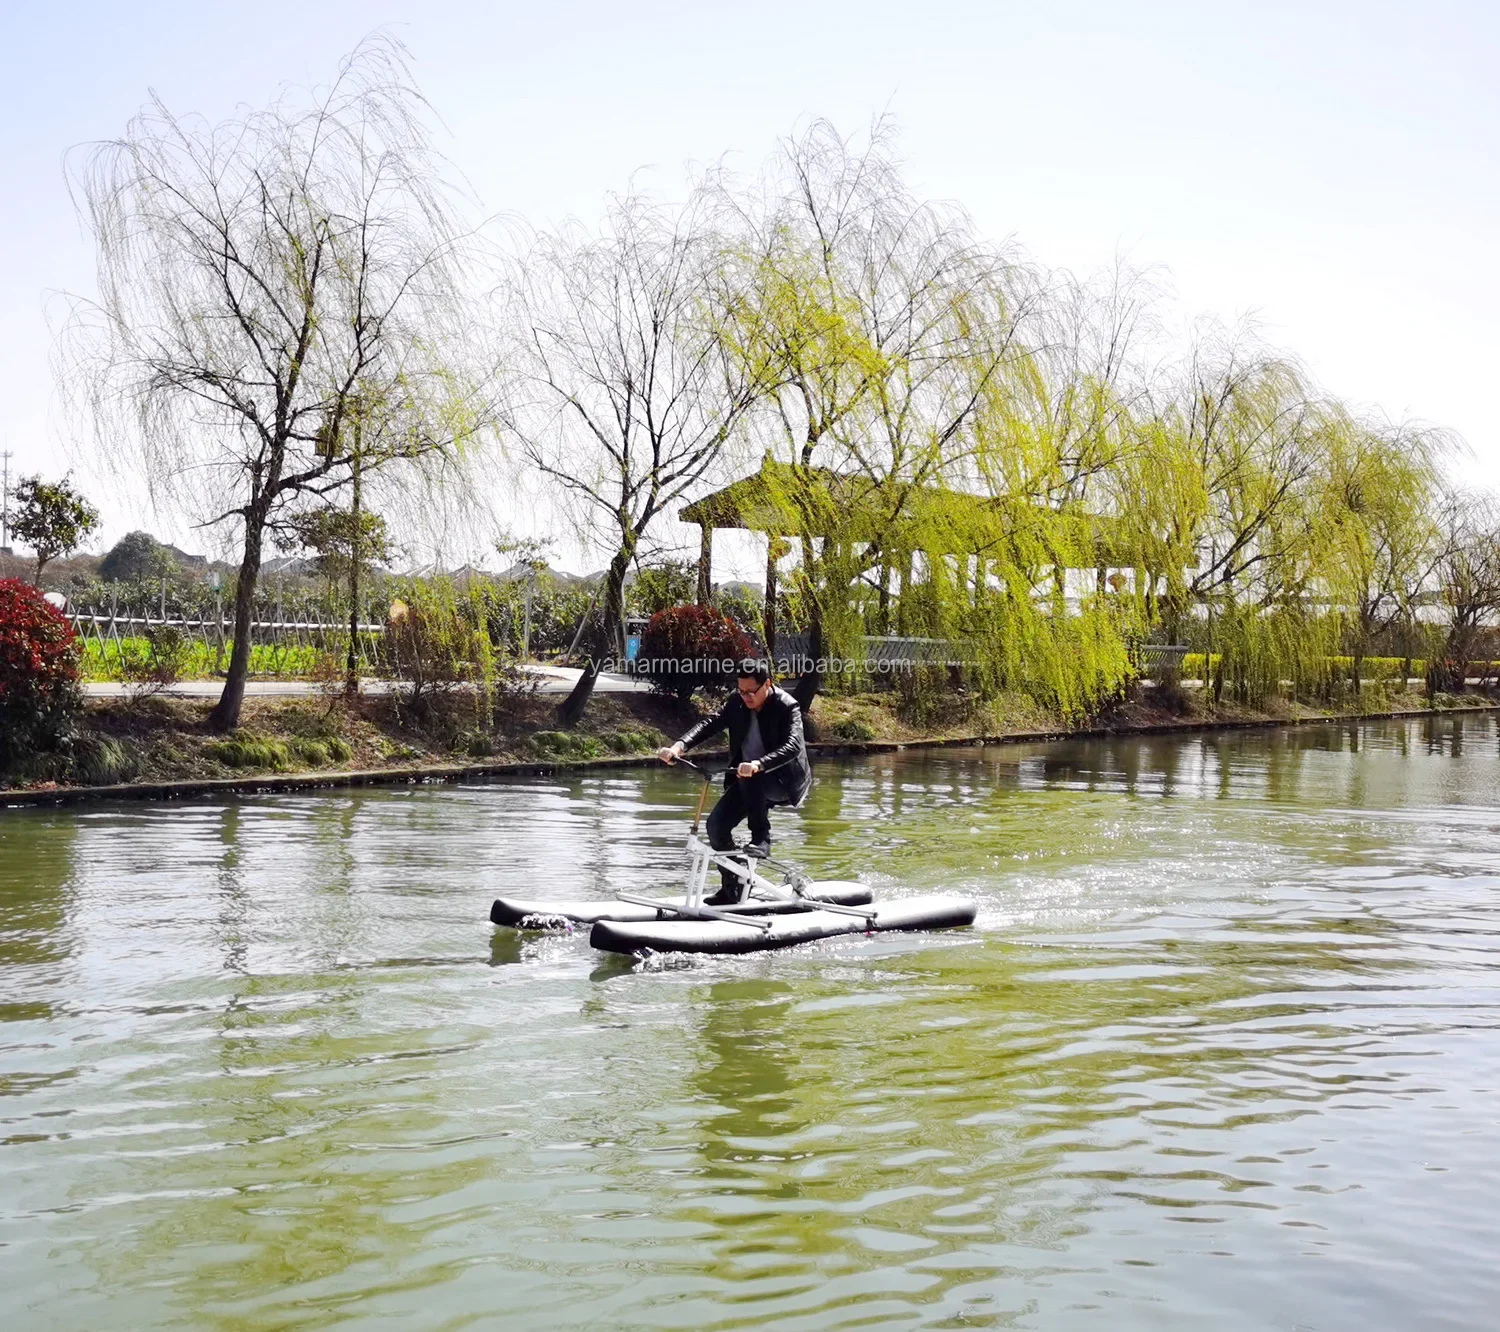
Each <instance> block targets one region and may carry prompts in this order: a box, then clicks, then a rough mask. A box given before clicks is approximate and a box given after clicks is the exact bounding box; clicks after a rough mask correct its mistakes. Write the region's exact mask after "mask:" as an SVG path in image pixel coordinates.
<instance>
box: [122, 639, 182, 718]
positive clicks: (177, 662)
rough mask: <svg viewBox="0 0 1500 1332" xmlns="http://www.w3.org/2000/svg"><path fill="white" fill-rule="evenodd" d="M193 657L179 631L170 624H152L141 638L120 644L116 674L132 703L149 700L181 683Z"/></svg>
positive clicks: (127, 640)
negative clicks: (127, 690)
mask: <svg viewBox="0 0 1500 1332" xmlns="http://www.w3.org/2000/svg"><path fill="white" fill-rule="evenodd" d="M192 656H193V645H192V644H191V643H190V642H189V641H188V638H187V635H186V634H184V633H183V632H182V630H181V629H179V628H177V627H176V626H175V625H170V624H153V625H149V626H148V627H147V629H146V632H145V634H144V635H143V636H142V637H140V638H127V639H125V640H124V641H122V642H121V644H120V656H119V660H118V661H117V662H116V664H115V671H116V673H117V674H118V676H119V678H120V679H121V680H122V681H123V682H124V683H125V685H126V687H127V688H128V689H129V691H130V697H131V698H132V699H137V700H138V699H142V698H149V697H150V696H151V695H152V694H159V693H160V692H161V691H162V690H163V689H166V688H168V687H170V686H171V685H174V684H176V683H177V682H178V681H179V680H180V679H182V677H183V676H184V675H185V674H187V672H188V670H189V668H190V666H191V664H192Z"/></svg>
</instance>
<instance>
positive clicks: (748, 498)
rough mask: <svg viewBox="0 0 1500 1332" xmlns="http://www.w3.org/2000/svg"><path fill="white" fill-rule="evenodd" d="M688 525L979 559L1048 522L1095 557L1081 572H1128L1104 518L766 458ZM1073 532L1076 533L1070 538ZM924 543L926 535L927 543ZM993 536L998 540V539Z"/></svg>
mask: <svg viewBox="0 0 1500 1332" xmlns="http://www.w3.org/2000/svg"><path fill="white" fill-rule="evenodd" d="M678 517H680V518H681V519H682V521H683V522H685V523H696V524H698V525H699V526H700V527H705V528H720V527H723V528H737V529H740V530H743V531H751V532H765V533H767V534H768V535H771V536H781V537H837V538H839V539H840V540H845V541H873V540H875V539H877V538H886V539H889V538H890V537H891V535H892V529H893V528H894V529H901V528H906V529H909V530H910V540H906V541H903V540H901V539H900V535H899V531H898V533H897V536H896V539H895V540H892V541H889V544H890V545H892V546H893V547H894V548H897V549H899V548H902V547H905V548H909V549H914V550H923V551H926V552H929V553H932V554H949V555H962V554H970V555H972V554H974V553H976V551H977V550H978V549H979V548H981V547H983V546H984V545H985V544H987V541H988V539H999V538H1000V537H1001V536H1009V535H1014V534H1015V533H1016V532H1017V531H1018V530H1024V529H1025V528H1028V527H1031V528H1034V529H1038V534H1039V535H1040V528H1041V522H1040V520H1042V519H1044V518H1045V519H1046V520H1047V529H1048V530H1049V531H1050V532H1051V533H1052V534H1053V535H1054V536H1055V535H1056V534H1057V532H1058V526H1057V525H1058V524H1059V523H1062V524H1065V525H1066V527H1065V531H1066V544H1067V545H1069V546H1071V547H1072V548H1073V549H1075V550H1076V549H1078V548H1079V546H1084V545H1086V546H1087V547H1089V548H1090V549H1092V550H1094V551H1095V552H1096V554H1095V555H1094V556H1092V557H1090V558H1089V560H1088V561H1087V563H1085V564H1080V565H1077V566H1074V567H1080V568H1094V567H1096V565H1098V564H1101V563H1102V564H1105V565H1109V566H1113V567H1121V566H1128V565H1130V564H1131V563H1132V561H1131V560H1130V559H1128V558H1122V556H1123V555H1124V554H1125V552H1124V550H1123V549H1122V547H1123V544H1124V543H1123V541H1122V540H1121V539H1120V534H1119V533H1118V525H1117V524H1116V522H1115V521H1114V520H1113V519H1110V518H1106V517H1102V516H1100V515H1097V514H1087V513H1078V514H1058V513H1056V512H1055V511H1053V510H1049V509H1044V508H1042V507H1041V506H1039V505H1034V504H1030V503H1027V502H1025V501H1021V500H1014V499H1009V498H1006V497H1003V496H1000V497H995V496H987V495H975V494H971V493H969V492H967V491H962V490H952V489H949V488H948V487H944V486H931V485H916V484H914V483H912V482H905V481H882V480H879V479H877V478H873V477H869V476H862V475H858V474H853V473H845V472H835V471H833V470H832V469H830V468H826V467H793V466H791V465H790V464H788V463H782V462H776V461H774V460H773V459H772V458H770V457H769V456H767V457H766V458H765V459H764V461H762V463H761V465H760V470H759V471H757V472H752V473H751V474H750V475H749V476H744V477H741V478H740V479H739V480H737V481H732V482H730V484H729V485H727V486H725V487H724V488H723V489H722V490H716V491H714V492H713V493H712V494H711V495H705V496H704V497H703V498H702V499H699V500H696V501H694V502H693V503H692V504H689V505H687V506H686V507H685V508H683V509H682V510H680V512H679V514H678ZM1067 529H1071V530H1067ZM919 534H920V535H919ZM991 534H993V538H991Z"/></svg>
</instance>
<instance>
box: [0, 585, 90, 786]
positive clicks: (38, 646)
mask: <svg viewBox="0 0 1500 1332" xmlns="http://www.w3.org/2000/svg"><path fill="white" fill-rule="evenodd" d="M78 655H79V654H78V636H77V635H76V634H75V633H74V632H73V626H72V625H71V624H69V623H68V620H67V617H66V616H65V615H64V614H63V613H62V612H61V611H60V610H58V609H57V608H56V607H54V606H50V605H48V604H47V602H45V601H43V600H42V594H41V593H40V592H39V591H38V590H37V589H36V588H34V587H32V586H31V584H29V583H23V582H22V581H21V580H20V579H18V578H0V768H4V767H9V766H11V765H12V764H14V763H16V762H17V761H18V760H21V759H26V758H30V757H32V756H33V755H36V754H38V753H44V752H47V751H51V750H55V749H57V748H58V746H59V745H60V744H61V743H62V741H63V740H64V738H65V737H66V736H67V735H68V733H69V731H71V729H72V726H73V721H74V719H75V718H76V717H77V715H78V711H79V709H80V708H81V707H82V705H83V698H82V695H81V693H80V691H79V688H78Z"/></svg>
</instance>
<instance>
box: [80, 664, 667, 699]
mask: <svg viewBox="0 0 1500 1332" xmlns="http://www.w3.org/2000/svg"><path fill="white" fill-rule="evenodd" d="M521 669H522V670H523V671H525V672H526V673H527V674H528V675H530V676H532V677H533V678H534V679H535V680H536V691H537V693H539V694H566V693H567V692H568V691H569V690H571V689H572V688H573V686H574V685H575V684H576V683H577V682H578V677H579V676H580V675H582V674H583V672H582V671H580V670H578V669H577V668H576V667H570V666H523V667H522V668H521ZM395 687H396V686H394V685H392V684H391V682H390V681H389V680H361V681H360V684H359V691H360V693H362V694H389V693H390V692H391V691H392V689H393V688H395ZM223 688H224V682H223V681H222V680H183V681H181V682H180V683H178V684H175V685H169V686H168V687H167V688H166V689H163V690H162V691H161V692H162V693H163V694H165V695H167V696H168V697H171V698H218V696H219V693H220V691H222V690H223ZM322 689H323V686H322V685H319V684H314V683H313V682H312V681H311V680H248V681H246V683H245V697H246V698H269V697H274V696H285V695H299V694H317V693H321V692H322ZM594 689H595V691H596V692H598V693H601V694H638V693H649V692H650V690H651V686H650V685H648V684H647V683H646V682H645V681H643V680H633V679H631V678H630V677H629V676H628V675H610V674H608V673H601V674H600V676H599V679H598V680H597V681H596V682H595V684H594ZM83 692H84V693H85V694H87V695H88V696H89V697H90V698H124V697H126V696H127V695H128V694H129V693H130V690H129V688H128V687H127V686H125V685H122V684H116V683H114V682H113V681H91V682H90V683H88V684H85V685H84V687H83Z"/></svg>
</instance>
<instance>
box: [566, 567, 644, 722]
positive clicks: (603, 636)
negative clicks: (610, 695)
mask: <svg viewBox="0 0 1500 1332" xmlns="http://www.w3.org/2000/svg"><path fill="white" fill-rule="evenodd" d="M634 558H635V541H634V539H633V538H627V539H626V541H625V543H624V544H623V545H622V546H621V547H620V549H619V550H618V551H616V552H615V557H614V559H612V560H611V561H610V562H609V570H608V572H607V573H606V574H605V575H604V605H603V608H602V610H601V612H600V614H601V617H602V620H603V623H602V624H601V625H600V626H599V634H598V637H597V638H596V639H595V641H594V642H592V643H591V644H590V645H589V650H588V656H587V659H586V660H585V661H584V664H583V674H582V675H580V676H579V677H578V683H577V684H575V685H574V686H573V688H572V691H571V692H570V693H569V694H568V696H567V698H565V699H564V700H563V701H562V702H561V703H559V704H558V705H557V711H556V712H555V713H554V714H553V715H554V716H555V717H556V718H557V724H558V725H559V726H561V727H562V728H563V729H564V730H569V729H571V728H572V727H574V726H576V725H577V724H578V722H579V720H580V719H581V718H582V717H583V712H584V709H585V708H587V707H588V705H589V699H591V698H592V697H593V696H594V685H595V683H596V682H597V681H598V679H599V672H600V671H601V670H602V669H603V667H604V663H605V661H608V660H613V661H616V662H618V661H620V660H621V659H622V658H623V657H624V655H625V574H626V572H627V571H628V570H629V568H630V561H631V560H632V559H634Z"/></svg>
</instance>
